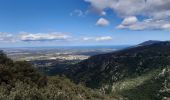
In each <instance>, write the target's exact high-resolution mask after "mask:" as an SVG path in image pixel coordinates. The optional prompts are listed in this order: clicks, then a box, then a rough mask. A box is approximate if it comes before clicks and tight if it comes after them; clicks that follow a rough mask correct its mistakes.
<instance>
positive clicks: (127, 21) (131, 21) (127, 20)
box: [122, 16, 138, 25]
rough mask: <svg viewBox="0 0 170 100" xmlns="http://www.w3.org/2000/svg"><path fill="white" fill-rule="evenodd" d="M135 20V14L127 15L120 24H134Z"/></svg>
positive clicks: (136, 20)
mask: <svg viewBox="0 0 170 100" xmlns="http://www.w3.org/2000/svg"><path fill="white" fill-rule="evenodd" d="M136 22H138V19H137V18H136V17H135V16H130V17H127V18H125V19H124V20H123V22H122V24H123V25H132V24H135V23H136Z"/></svg>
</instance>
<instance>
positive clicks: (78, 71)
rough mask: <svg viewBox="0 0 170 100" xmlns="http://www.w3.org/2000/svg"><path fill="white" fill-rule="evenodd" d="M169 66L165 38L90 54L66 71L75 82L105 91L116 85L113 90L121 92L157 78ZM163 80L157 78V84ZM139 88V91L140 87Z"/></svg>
mask: <svg viewBox="0 0 170 100" xmlns="http://www.w3.org/2000/svg"><path fill="white" fill-rule="evenodd" d="M169 66H170V42H168V41H165V42H158V43H153V44H150V45H144V46H138V47H133V48H127V49H124V50H120V51H117V52H112V53H108V54H102V55H96V56H92V57H91V58H89V59H87V60H85V61H82V62H80V63H78V64H76V65H74V66H72V67H71V68H69V69H68V70H67V71H68V72H67V73H66V74H67V75H68V77H70V78H71V79H73V80H74V81H75V82H77V83H85V84H86V85H87V86H88V87H91V88H99V89H104V90H105V91H107V92H108V93H110V92H114V90H115V87H117V88H119V89H117V90H116V92H120V93H123V94H124V93H125V91H128V90H131V89H134V90H135V89H138V88H140V87H145V86H146V87H147V85H148V84H150V83H153V81H154V82H157V80H155V78H157V77H159V74H160V73H161V72H162V70H164V69H165V68H167V67H168V68H169ZM151 80H153V81H151ZM163 82H164V80H163V81H161V82H160V83H159V82H158V84H157V86H161V84H163ZM116 84H118V85H116ZM121 84H122V85H121ZM145 84H146V85H145ZM122 88H123V90H122ZM150 88H151V89H153V91H159V90H158V89H155V90H154V86H153V88H152V87H150ZM158 88H159V89H160V87H158ZM143 89H144V88H143ZM139 90H141V91H142V89H141V88H140V89H139ZM153 91H152V92H151V91H150V94H152V93H153ZM139 92H140V91H139ZM126 93H131V92H129V91H128V92H126ZM134 93H135V92H134ZM131 95H133V93H132V94H131ZM148 98H149V99H148V100H154V99H151V98H153V97H152V95H150V96H149V97H148ZM134 100H135V99H134ZM136 100H142V99H141V98H140V99H136ZM146 100H147V99H146Z"/></svg>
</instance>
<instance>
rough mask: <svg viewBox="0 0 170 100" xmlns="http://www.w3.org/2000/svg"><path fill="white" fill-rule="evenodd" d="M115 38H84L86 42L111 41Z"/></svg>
mask: <svg viewBox="0 0 170 100" xmlns="http://www.w3.org/2000/svg"><path fill="white" fill-rule="evenodd" d="M112 39H113V38H112V37H111V36H101V37H84V38H83V40H84V41H110V40H112Z"/></svg>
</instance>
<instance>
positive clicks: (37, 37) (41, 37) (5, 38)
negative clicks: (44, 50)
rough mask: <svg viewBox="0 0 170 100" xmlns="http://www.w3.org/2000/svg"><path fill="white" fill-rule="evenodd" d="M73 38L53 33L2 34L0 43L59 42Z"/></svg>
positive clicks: (0, 33) (0, 34)
mask: <svg viewBox="0 0 170 100" xmlns="http://www.w3.org/2000/svg"><path fill="white" fill-rule="evenodd" d="M70 37H71V36H69V35H67V34H64V33H58V32H52V33H26V32H22V33H18V34H10V33H3V32H0V42H21V41H25V42H27V41H57V40H63V41H64V40H68V39H69V38H70Z"/></svg>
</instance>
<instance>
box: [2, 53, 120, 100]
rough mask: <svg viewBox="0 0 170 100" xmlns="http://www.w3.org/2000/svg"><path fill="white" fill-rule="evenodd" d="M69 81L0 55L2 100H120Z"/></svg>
mask: <svg viewBox="0 0 170 100" xmlns="http://www.w3.org/2000/svg"><path fill="white" fill-rule="evenodd" d="M118 98H119V96H118V95H117V96H116V98H115V97H113V96H112V97H110V96H108V95H105V94H102V93H101V92H99V91H94V90H92V89H90V88H87V87H84V86H82V85H76V84H74V83H73V82H71V81H70V80H69V79H67V78H66V77H59V76H53V77H48V76H44V75H42V74H40V73H39V72H37V71H36V70H35V69H34V68H33V67H32V66H31V65H30V64H29V63H27V62H13V61H12V60H11V59H9V58H7V56H6V55H5V54H4V53H3V52H0V100H118Z"/></svg>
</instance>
